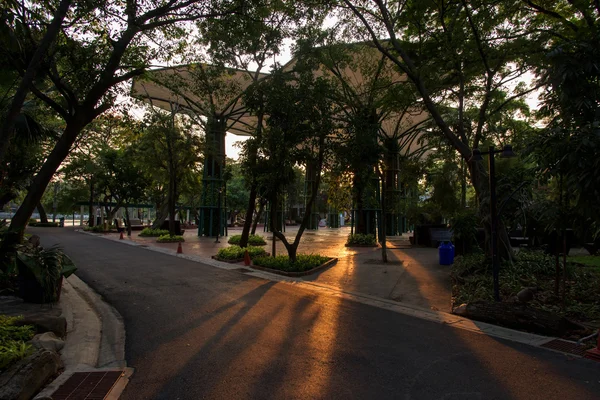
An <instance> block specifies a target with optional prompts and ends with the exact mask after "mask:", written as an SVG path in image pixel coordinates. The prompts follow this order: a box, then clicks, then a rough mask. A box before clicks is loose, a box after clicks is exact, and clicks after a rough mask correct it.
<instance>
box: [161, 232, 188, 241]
mask: <svg viewBox="0 0 600 400" xmlns="http://www.w3.org/2000/svg"><path fill="white" fill-rule="evenodd" d="M156 241H157V242H158V243H178V242H185V239H184V238H183V236H181V235H175V236H169V234H168V233H167V234H166V235H162V236H159V237H158V239H156Z"/></svg>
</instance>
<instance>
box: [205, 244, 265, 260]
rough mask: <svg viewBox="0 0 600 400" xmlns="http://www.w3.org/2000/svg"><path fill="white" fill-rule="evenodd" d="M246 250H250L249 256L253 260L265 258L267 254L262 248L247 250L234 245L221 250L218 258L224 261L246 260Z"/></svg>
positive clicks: (253, 247)
mask: <svg viewBox="0 0 600 400" xmlns="http://www.w3.org/2000/svg"><path fill="white" fill-rule="evenodd" d="M246 250H248V255H249V256H250V258H251V259H253V260H254V257H257V256H263V255H265V254H267V252H266V251H265V249H263V248H262V247H255V246H248V247H246V248H242V247H240V246H238V245H233V246H229V247H224V248H222V249H219V252H218V253H217V257H218V258H220V259H222V260H239V259H242V258H244V253H245V252H246Z"/></svg>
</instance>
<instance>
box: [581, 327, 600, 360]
mask: <svg viewBox="0 0 600 400" xmlns="http://www.w3.org/2000/svg"><path fill="white" fill-rule="evenodd" d="M584 357H585V358H589V359H590V360H594V361H600V330H599V331H598V343H597V344H596V348H595V349H590V350H588V351H586V352H585V354H584Z"/></svg>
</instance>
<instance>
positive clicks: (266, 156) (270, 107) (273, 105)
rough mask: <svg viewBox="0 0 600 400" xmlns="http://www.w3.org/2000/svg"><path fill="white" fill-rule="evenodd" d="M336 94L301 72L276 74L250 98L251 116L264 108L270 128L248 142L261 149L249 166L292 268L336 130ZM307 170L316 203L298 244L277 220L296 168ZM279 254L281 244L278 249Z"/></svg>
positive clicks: (321, 81)
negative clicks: (331, 97)
mask: <svg viewBox="0 0 600 400" xmlns="http://www.w3.org/2000/svg"><path fill="white" fill-rule="evenodd" d="M329 90H330V87H329V85H328V84H327V81H326V80H325V79H320V78H315V77H314V76H313V71H312V69H305V70H297V71H295V74H290V73H285V72H282V71H275V72H274V73H273V76H272V77H271V79H269V80H267V81H265V82H263V83H262V84H260V85H256V86H254V87H252V88H251V90H250V91H249V92H248V93H247V95H246V98H245V101H246V104H247V105H248V107H249V108H250V109H251V110H254V109H257V108H262V107H264V112H265V115H268V118H267V119H266V126H265V130H264V132H263V135H262V136H261V140H260V142H258V138H256V137H255V138H252V139H249V140H248V141H247V142H246V146H248V145H249V144H248V142H250V143H252V141H257V143H254V144H252V146H256V148H257V149H258V152H257V155H258V156H259V157H258V159H257V160H256V164H253V163H249V162H248V159H246V160H245V162H246V168H248V169H255V171H253V172H252V176H256V177H258V179H259V187H264V188H265V191H266V196H267V198H268V199H269V204H270V222H271V230H272V232H273V234H274V235H275V236H276V237H277V238H278V239H280V240H281V241H282V242H283V244H284V246H285V247H286V249H287V251H288V256H289V259H290V261H291V262H295V261H296V253H297V249H298V245H299V243H300V238H301V237H302V234H303V233H304V230H305V229H306V227H307V225H308V222H309V219H310V218H311V214H312V207H313V205H314V203H315V199H316V197H317V193H318V189H319V184H320V180H321V171H322V168H323V164H324V159H325V156H326V154H327V149H328V141H327V139H328V137H329V136H330V135H332V134H333V132H334V130H335V124H334V121H333V115H332V113H334V112H335V108H334V105H333V104H332V103H331V101H330V100H329V98H328V96H327V94H328V92H329ZM295 165H302V166H303V167H304V168H305V169H306V170H307V171H308V172H307V173H308V174H309V178H308V181H309V182H312V183H311V187H309V188H308V191H309V193H310V198H309V199H308V201H307V204H306V209H305V215H304V218H303V220H302V223H301V224H300V227H299V228H298V232H297V234H296V237H295V239H294V241H293V242H291V243H290V242H289V241H288V240H287V238H286V237H285V235H283V233H281V232H280V231H279V227H278V226H277V225H278V224H277V220H278V215H279V209H278V207H279V204H280V201H281V194H282V190H283V188H284V187H285V186H286V185H288V184H289V183H290V182H293V179H294V177H295V174H294V166H295ZM273 254H275V243H274V244H273Z"/></svg>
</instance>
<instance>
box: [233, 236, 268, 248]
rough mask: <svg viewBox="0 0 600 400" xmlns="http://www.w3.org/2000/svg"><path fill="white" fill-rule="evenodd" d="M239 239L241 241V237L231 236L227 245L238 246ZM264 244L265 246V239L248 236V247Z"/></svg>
mask: <svg viewBox="0 0 600 400" xmlns="http://www.w3.org/2000/svg"><path fill="white" fill-rule="evenodd" d="M241 239H242V235H233V236H232V237H230V238H229V240H228V241H227V243H229V244H236V245H238V244H240V240H241ZM266 244H267V242H265V239H263V237H262V236H259V235H250V236H248V245H250V246H264V245H266Z"/></svg>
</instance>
